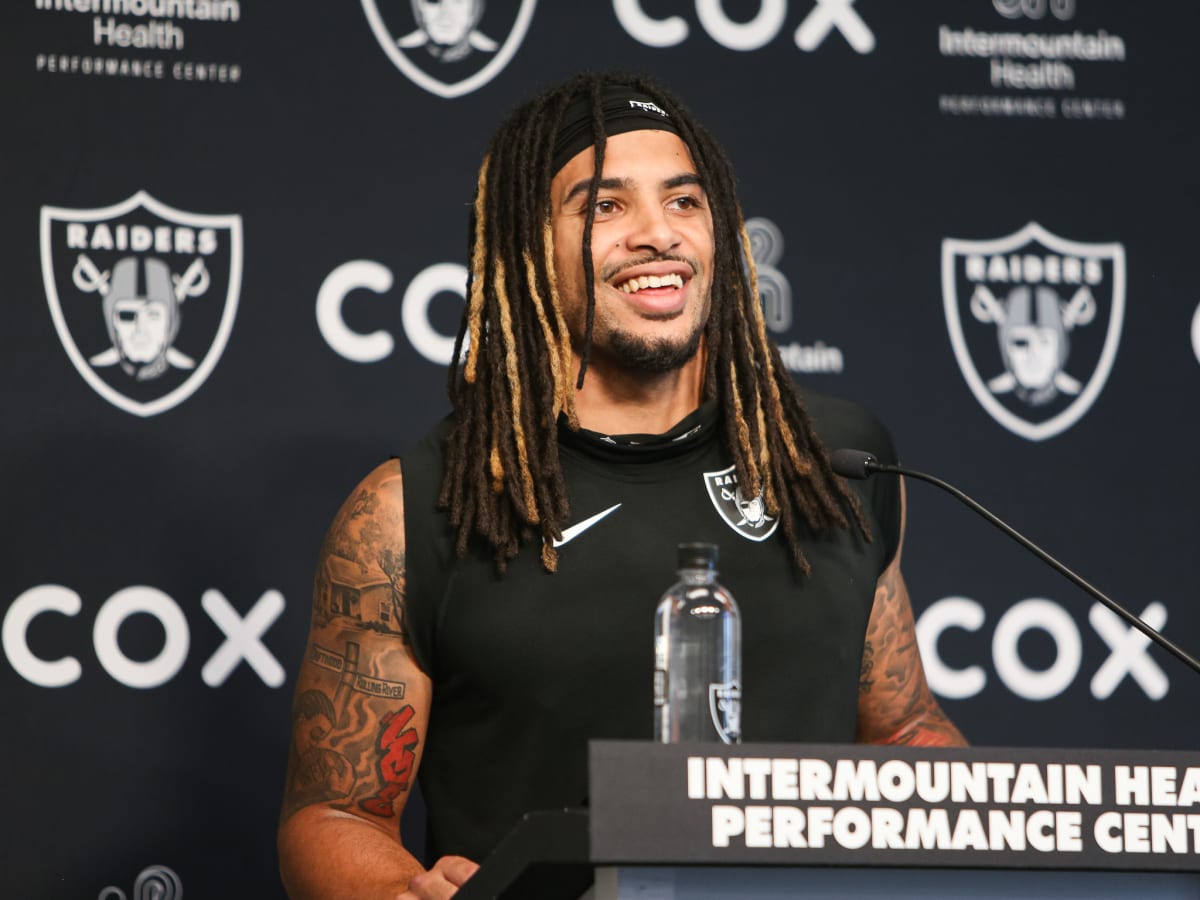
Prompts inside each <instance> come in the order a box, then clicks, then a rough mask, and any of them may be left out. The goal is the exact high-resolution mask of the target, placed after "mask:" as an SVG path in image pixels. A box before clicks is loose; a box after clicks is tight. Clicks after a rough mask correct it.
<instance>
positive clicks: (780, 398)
mask: <svg viewBox="0 0 1200 900" xmlns="http://www.w3.org/2000/svg"><path fill="white" fill-rule="evenodd" d="M612 84H619V85H623V86H627V87H629V88H631V89H633V90H635V91H638V92H639V93H642V94H644V95H646V96H648V97H649V98H650V99H652V100H653V101H654V102H655V103H657V104H658V105H659V106H660V107H662V109H663V110H665V111H666V112H667V114H668V115H669V116H670V119H671V121H672V123H673V124H674V125H675V127H676V129H677V130H678V133H679V135H680V137H681V139H682V140H683V141H684V143H685V144H687V146H688V149H689V150H690V152H691V155H692V160H693V162H694V163H695V165H696V170H697V174H698V175H699V177H700V182H701V184H702V185H703V186H704V189H705V191H706V193H707V195H708V205H709V208H710V210H711V211H712V217H713V232H714V236H715V254H714V260H713V284H712V304H711V313H710V315H709V319H708V322H707V324H706V326H705V340H706V342H707V347H708V354H707V368H706V371H705V379H704V393H705V396H706V398H717V399H718V400H719V401H720V402H721V405H722V410H723V418H724V423H725V441H726V444H727V446H728V448H729V452H730V454H731V456H732V457H733V460H734V463H735V465H736V468H737V477H738V482H739V483H740V484H741V485H743V490H744V492H745V493H746V494H747V495H748V496H755V495H757V494H760V493H761V494H762V496H763V500H764V503H765V505H766V508H767V512H768V514H770V515H772V516H776V517H778V518H779V519H780V523H781V524H782V526H783V533H784V536H785V538H786V540H787V541H788V544H789V546H790V548H791V552H792V556H793V559H794V560H795V563H796V567H797V569H798V570H799V571H801V572H803V573H805V574H807V573H808V572H809V564H808V561H807V560H806V559H805V557H804V552H803V550H802V549H801V547H800V543H799V540H798V537H799V534H800V530H801V524H803V525H806V526H807V527H808V528H809V529H811V530H813V531H818V532H820V531H827V530H830V529H832V528H849V527H850V521H849V519H848V517H847V513H850V514H851V515H852V516H853V517H854V519H855V522H856V523H857V525H858V527H859V529H860V530H861V531H862V533H863V534H864V535H865V536H866V537H867V538H868V539H869V538H870V527H869V525H868V523H867V519H866V517H865V515H864V513H863V511H862V508H861V504H860V503H859V502H858V498H857V496H856V495H855V494H854V493H853V492H851V491H850V489H849V488H847V487H846V486H845V484H844V483H843V482H842V481H841V479H839V478H837V477H836V476H835V475H834V474H833V471H832V469H831V468H830V465H829V460H828V456H827V454H826V452H825V449H824V447H823V446H822V445H821V442H820V439H819V438H818V437H817V434H816V431H815V429H814V427H813V423H812V421H811V420H810V418H809V416H808V413H807V412H806V411H805V409H804V407H803V405H802V404H801V401H800V397H799V394H798V392H797V390H796V388H795V386H794V385H793V384H792V381H791V379H790V378H789V377H788V375H787V372H786V370H785V368H784V366H783V363H782V361H781V360H780V357H779V351H778V349H776V347H775V345H774V344H773V343H772V342H771V341H770V340H769V339H768V337H767V333H766V327H765V324H764V321H763V314H762V307H761V304H760V302H759V298H758V276H757V273H756V271H755V269H754V262H753V259H752V257H751V254H750V239H749V236H748V235H747V233H746V227H745V224H744V222H743V219H742V213H741V209H740V207H739V205H738V202H737V197H736V195H735V193H734V179H733V172H732V168H731V167H730V165H729V161H728V160H727V159H726V158H725V155H724V153H723V152H722V151H721V149H720V148H719V147H718V146H717V144H716V142H715V141H714V140H713V139H712V138H711V137H710V136H709V134H708V133H707V132H706V131H705V130H704V129H703V128H701V127H700V125H699V124H697V123H696V122H695V121H694V120H693V119H692V117H691V115H690V114H689V113H688V112H687V110H686V109H684V107H683V106H682V104H680V102H679V101H678V100H677V99H676V98H675V97H673V96H672V95H671V94H670V93H669V92H667V91H665V90H664V89H663V88H661V87H660V86H658V85H657V84H655V83H653V82H651V81H649V80H647V79H644V78H640V77H636V76H628V75H612V74H608V75H581V76H578V77H576V78H574V79H572V80H571V81H569V82H567V83H566V84H564V85H562V86H560V87H558V88H555V89H553V90H551V91H548V92H547V93H545V94H543V95H541V96H540V97H537V98H535V99H534V100H532V101H530V102H529V103H526V104H525V105H523V106H521V107H519V108H518V109H517V110H516V111H514V112H513V113H512V115H510V116H509V118H508V119H507V120H506V121H505V122H504V123H503V124H502V125H501V126H500V129H499V130H498V131H497V132H496V135H495V137H493V139H492V142H491V144H490V146H489V147H488V150H487V154H486V156H485V158H484V161H483V165H482V166H481V167H480V170H479V180H478V183H477V186H476V192H475V203H474V205H473V207H472V212H471V232H470V253H469V256H470V261H471V270H470V276H469V279H468V289H467V308H466V312H465V313H464V315H463V320H462V324H461V325H460V327H459V331H458V338H457V341H456V346H455V353H454V358H455V359H456V360H458V359H460V358H461V353H462V348H463V343H464V340H469V347H468V351H467V358H466V360H465V363H464V364H463V365H462V367H461V368H454V367H452V369H451V373H450V397H451V400H452V402H453V403H454V407H455V426H454V429H453V431H452V432H451V435H450V438H449V443H448V447H447V454H446V469H445V473H444V476H443V480H442V489H441V493H440V495H439V504H440V505H441V506H442V507H444V508H446V509H448V510H449V512H450V520H451V523H452V524H453V525H454V526H455V527H456V528H457V530H458V540H457V551H458V553H459V554H460V555H462V554H465V553H466V550H467V544H468V542H469V540H470V539H471V536H472V535H474V534H478V535H480V536H481V537H483V538H484V539H485V540H486V541H487V542H488V543H489V544H490V545H491V547H492V548H493V551H494V553H495V558H496V563H497V566H498V567H499V569H500V570H501V571H503V570H504V568H505V567H506V565H507V562H508V560H510V559H512V558H513V556H515V555H516V553H517V551H518V549H519V548H520V545H521V543H522V541H523V540H527V539H531V538H534V537H535V536H540V537H541V539H542V551H541V555H542V563H543V565H544V566H545V567H546V569H547V570H549V571H554V570H555V569H556V568H557V566H558V557H557V554H556V552H555V550H554V544H553V541H554V539H555V538H559V537H561V529H562V524H563V523H564V522H565V520H566V517H567V515H568V507H567V491H566V485H565V483H564V481H563V473H562V466H561V464H560V463H559V457H558V427H559V419H560V417H562V418H565V419H566V421H567V423H568V425H569V427H571V428H578V419H577V417H576V413H575V401H574V397H575V390H576V386H577V385H576V384H575V383H573V382H572V374H573V372H574V370H575V365H574V363H575V358H574V355H573V350H572V341H571V335H570V334H569V332H568V330H567V325H566V320H565V318H564V315H563V309H562V304H561V302H560V299H559V294H558V283H557V279H556V277H555V272H554V240H553V232H552V229H551V221H550V183H551V181H552V180H553V178H554V174H555V172H554V167H553V154H554V145H555V139H556V136H557V134H558V131H559V128H560V126H561V123H562V120H563V113H564V111H565V110H566V108H567V105H568V104H569V103H570V102H571V100H572V99H574V98H576V97H578V96H580V95H583V96H586V97H588V98H590V99H591V104H592V128H593V135H594V138H595V142H594V147H595V153H596V164H595V171H594V173H593V177H592V183H591V187H590V191H589V196H588V204H587V209H588V212H587V217H586V220H585V223H584V233H583V241H582V247H581V252H582V261H583V266H584V283H585V284H586V285H587V292H588V297H587V323H586V333H585V334H584V335H583V336H582V337H583V339H582V341H581V342H579V346H580V347H581V358H580V360H579V363H580V365H579V370H580V371H579V383H580V384H581V383H582V380H583V377H584V373H585V372H586V370H587V363H588V356H589V352H590V348H591V339H592V323H593V315H594V311H595V303H596V297H595V285H594V272H593V271H592V254H591V234H592V224H593V221H594V210H595V202H596V196H597V192H598V190H599V182H600V173H601V172H602V170H603V166H604V149H605V136H604V122H603V118H602V115H601V96H602V92H603V90H604V88H605V86H606V85H612ZM726 378H727V379H728V380H727V381H726Z"/></svg>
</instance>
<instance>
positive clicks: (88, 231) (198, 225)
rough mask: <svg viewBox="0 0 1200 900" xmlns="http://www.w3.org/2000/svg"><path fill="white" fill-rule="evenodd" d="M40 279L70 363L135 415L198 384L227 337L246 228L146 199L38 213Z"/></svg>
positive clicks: (233, 218)
mask: <svg viewBox="0 0 1200 900" xmlns="http://www.w3.org/2000/svg"><path fill="white" fill-rule="evenodd" d="M41 253H42V279H43V282H44V284H45V289H46V300H47V302H48V303H49V305H50V316H51V318H52V319H53V320H54V326H55V328H56V329H57V330H58V336H59V339H60V340H61V341H62V344H63V347H64V349H65V350H66V351H67V356H68V357H69V358H70V360H71V362H72V363H74V365H75V368H76V370H77V371H78V372H79V374H80V375H82V376H83V379H84V381H86V382H87V383H88V384H89V385H91V387H92V388H93V389H94V390H95V391H96V393H98V394H99V395H100V396H101V397H103V398H104V399H105V400H108V401H109V402H110V403H112V404H113V405H114V406H116V407H118V408H120V409H123V410H125V411H126V412H128V413H132V414H134V415H137V416H152V415H156V414H158V413H161V412H164V411H165V410H168V409H171V408H173V407H175V406H177V405H179V404H180V403H182V402H183V401H184V400H186V399H187V398H188V397H190V396H191V395H192V394H194V393H195V392H196V390H197V389H198V388H199V387H200V385H202V384H203V383H204V382H205V380H206V379H207V378H208V376H209V374H210V373H211V372H212V370H213V368H214V367H215V366H216V364H217V362H218V360H219V359H220V358H221V354H222V352H223V351H224V350H225V344H226V343H227V341H228V340H229V333H230V331H231V330H232V328H233V320H234V317H235V316H236V314H237V303H238V295H239V292H240V290H241V281H242V220H241V217H240V216H237V215H223V216H214V215H200V214H196V213H188V212H183V211H182V210H178V209H173V208H171V207H169V206H167V205H166V204H164V203H161V202H159V201H158V200H155V199H154V198H153V197H151V196H150V195H149V194H147V193H146V192H145V191H139V192H138V193H137V194H135V195H133V196H132V197H130V198H129V199H127V200H124V201H122V202H121V203H118V204H116V205H114V206H109V207H105V208H104V209H64V208H61V207H55V206H43V207H42V215H41Z"/></svg>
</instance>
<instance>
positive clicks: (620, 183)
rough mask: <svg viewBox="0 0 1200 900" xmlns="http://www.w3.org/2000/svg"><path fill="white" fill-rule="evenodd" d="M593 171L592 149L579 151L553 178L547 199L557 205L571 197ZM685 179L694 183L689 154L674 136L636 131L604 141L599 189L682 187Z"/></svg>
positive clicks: (693, 169)
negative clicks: (649, 186)
mask: <svg viewBox="0 0 1200 900" xmlns="http://www.w3.org/2000/svg"><path fill="white" fill-rule="evenodd" d="M594 171H595V148H593V147H588V148H587V149H585V150H581V151H580V152H579V153H577V154H576V155H575V156H574V157H572V158H571V160H570V161H569V162H567V164H566V165H564V166H563V167H562V168H561V169H560V170H559V171H558V173H557V174H556V175H555V176H554V179H553V181H552V182H551V187H550V196H551V200H552V201H555V202H561V201H563V200H565V199H567V198H569V197H571V196H573V195H574V194H575V193H576V192H577V191H578V190H579V185H580V184H581V183H582V184H583V185H584V186H585V187H586V186H587V185H589V184H590V183H591V180H592V175H593V172H594ZM685 176H692V177H691V180H690V183H693V184H698V183H699V181H698V176H697V173H696V165H695V163H694V162H693V161H692V155H691V153H690V152H689V151H688V147H687V144H685V143H684V142H683V141H682V140H681V139H680V138H679V137H678V136H677V135H675V134H674V133H672V132H669V131H660V130H656V129H639V130H637V131H627V132H624V133H622V134H618V135H614V136H612V137H610V138H608V140H607V141H606V142H605V147H604V168H603V171H602V172H601V173H600V179H601V186H602V187H606V188H609V189H618V188H631V187H633V186H635V185H640V184H641V183H643V182H647V181H648V182H650V183H653V184H657V185H659V186H670V185H671V183H674V184H675V185H678V184H683V183H685V181H684V180H683V179H684V178H685Z"/></svg>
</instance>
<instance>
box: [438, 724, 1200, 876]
mask: <svg viewBox="0 0 1200 900" xmlns="http://www.w3.org/2000/svg"><path fill="white" fill-rule="evenodd" d="M589 765H590V772H589V777H590V788H591V797H592V803H591V807H590V809H587V810H581V809H580V810H553V811H543V812H534V813H530V814H528V815H526V816H525V817H524V818H523V819H522V821H521V822H520V823H519V824H518V826H517V827H516V828H515V829H514V830H513V832H512V833H511V834H509V835H508V836H507V837H506V838H505V839H504V840H503V841H502V842H501V843H500V845H498V846H497V848H496V850H495V851H494V852H493V853H492V854H491V855H490V856H489V857H488V858H487V859H486V860H485V861H484V863H483V865H482V866H481V867H480V869H479V871H478V873H476V875H475V876H474V878H472V879H471V880H470V881H469V882H468V883H467V884H466V885H465V886H464V887H463V889H462V890H461V891H460V893H459V896H460V897H462V898H463V900H475V898H483V897H499V898H517V897H520V898H539V900H543V898H544V900H555V898H563V900H576V898H580V897H583V898H587V900H628V898H639V900H684V898H704V900H715V898H727V897H737V898H747V900H752V898H764V900H765V898H783V897H796V896H805V897H830V898H835V897H855V898H873V897H878V898H881V900H882V898H887V900H903V898H910V897H911V898H918V897H921V898H924V897H964V896H970V897H971V898H972V900H992V898H997V900H998V898H1002V897H1014V896H1020V897H1030V898H1032V897H1055V898H1079V900H1083V898H1089V900H1091V898H1118V897H1122V898H1123V897H1137V898H1164V900H1165V898H1172V900H1174V898H1180V900H1182V898H1198V897H1200V754H1197V753H1181V752H1166V751H1115V750H1111V751H1100V750H1045V749H1036V750H1034V749H1012V748H1009V749H1000V748H969V749H949V748H929V749H916V748H901V747H870V746H860V745H847V746H839V745H800V744H761V745H755V744H748V745H741V746H736V747H726V746H721V745H712V744H695V745H687V744H680V745H659V744H649V743H637V742H616V741H596V742H593V743H592V745H591V746H590V748H589Z"/></svg>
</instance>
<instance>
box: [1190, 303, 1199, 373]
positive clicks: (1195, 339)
mask: <svg viewBox="0 0 1200 900" xmlns="http://www.w3.org/2000/svg"><path fill="white" fill-rule="evenodd" d="M1192 350H1193V351H1194V352H1195V354H1196V362H1200V306H1197V307H1196V312H1195V313H1194V314H1193V315H1192Z"/></svg>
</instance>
